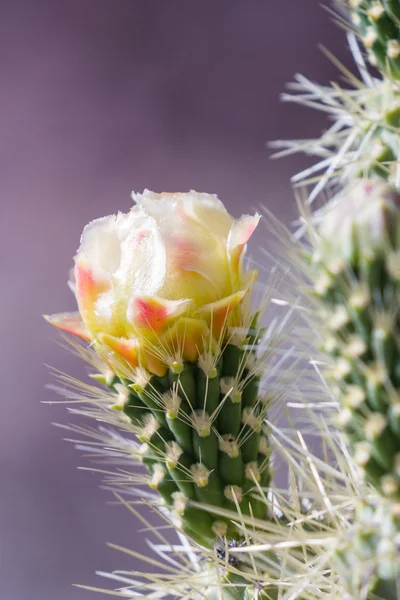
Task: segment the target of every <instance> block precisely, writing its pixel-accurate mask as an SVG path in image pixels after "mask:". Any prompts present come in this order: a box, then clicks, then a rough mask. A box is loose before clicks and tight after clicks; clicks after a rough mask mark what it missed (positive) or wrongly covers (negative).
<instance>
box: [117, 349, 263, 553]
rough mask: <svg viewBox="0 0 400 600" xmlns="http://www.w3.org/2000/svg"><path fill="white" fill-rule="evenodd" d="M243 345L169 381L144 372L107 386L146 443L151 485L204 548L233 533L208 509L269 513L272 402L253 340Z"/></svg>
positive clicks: (186, 367)
mask: <svg viewBox="0 0 400 600" xmlns="http://www.w3.org/2000/svg"><path fill="white" fill-rule="evenodd" d="M253 342H254V344H253ZM246 343H247V346H246V349H243V347H241V346H239V345H236V344H234V343H228V344H227V345H226V346H225V347H224V349H223V351H222V352H221V354H220V356H219V357H215V356H212V355H204V356H200V358H199V360H198V362H197V364H193V363H183V364H180V363H178V362H175V363H173V364H172V365H171V368H170V369H169V370H168V373H167V374H166V375H165V376H164V377H159V376H155V375H153V376H150V375H149V374H148V373H146V372H144V371H143V372H141V373H140V374H139V376H137V377H135V381H131V380H129V379H119V378H114V379H113V380H112V381H111V382H110V387H111V388H112V389H113V390H114V392H115V393H116V395H117V396H118V401H117V402H116V403H115V407H116V408H119V409H122V410H123V411H124V413H125V414H126V415H127V416H128V417H129V418H130V420H131V423H132V427H133V430H134V431H135V433H136V435H137V437H138V439H139V441H140V442H142V448H141V456H142V462H143V464H144V465H145V467H146V469H147V471H148V473H149V485H150V487H152V488H153V489H154V490H157V491H158V492H159V493H160V495H161V496H162V497H163V499H164V500H165V502H166V504H167V505H168V506H169V507H170V508H171V509H173V510H174V511H175V513H177V514H178V515H179V516H180V518H181V521H182V527H183V529H184V530H185V531H186V532H187V533H188V534H190V535H191V536H192V537H193V538H195V539H197V540H198V541H200V542H202V543H203V544H212V543H213V540H214V539H215V538H218V536H225V535H227V536H228V537H229V536H231V537H234V536H235V535H236V533H235V531H234V529H233V526H232V525H231V523H230V520H229V519H227V518H226V517H224V516H217V515H215V514H213V512H212V508H210V509H209V510H207V509H206V506H209V507H216V508H217V509H228V510H233V511H235V512H236V511H237V509H238V507H239V510H240V512H241V513H242V514H243V515H251V516H252V517H254V518H264V517H265V515H266V504H265V502H264V501H263V500H262V499H260V491H261V489H265V488H266V487H268V485H269V483H270V464H269V463H270V446H269V443H268V439H267V437H266V433H265V431H263V421H264V419H265V416H266V411H267V408H268V406H267V404H268V403H267V401H266V400H265V399H263V398H262V397H261V396H260V395H259V376H258V374H257V372H256V367H255V365H254V362H256V358H255V343H256V341H255V340H254V339H251V338H247V340H246ZM252 344H253V345H252ZM199 503H201V504H203V505H206V506H205V509H200V508H198V504H199ZM196 505H197V506H196Z"/></svg>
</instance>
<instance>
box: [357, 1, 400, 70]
mask: <svg viewBox="0 0 400 600" xmlns="http://www.w3.org/2000/svg"><path fill="white" fill-rule="evenodd" d="M349 5H350V8H351V10H352V20H353V23H354V24H355V25H356V26H357V27H358V28H359V30H360V32H361V37H362V41H363V43H364V46H365V47H366V48H367V50H368V55H369V59H370V62H371V63H372V64H374V65H376V66H377V67H379V69H380V70H381V71H382V72H383V73H385V74H387V75H388V76H389V77H391V78H393V79H399V78H400V2H399V1H398V0H349Z"/></svg>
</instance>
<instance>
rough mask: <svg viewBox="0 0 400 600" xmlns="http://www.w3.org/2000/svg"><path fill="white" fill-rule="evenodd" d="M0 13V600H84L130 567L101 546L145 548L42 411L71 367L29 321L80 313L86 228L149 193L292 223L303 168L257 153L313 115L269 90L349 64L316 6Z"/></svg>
mask: <svg viewBox="0 0 400 600" xmlns="http://www.w3.org/2000/svg"><path fill="white" fill-rule="evenodd" d="M0 6H1V19H0V98H1V112H0V157H1V159H0V160H1V177H0V198H1V223H2V230H3V233H2V235H1V237H0V244H1V269H2V282H3V284H2V293H1V300H0V302H1V312H0V314H1V319H2V325H1V332H2V334H1V338H2V350H1V351H2V357H1V358H2V360H1V363H0V365H1V366H0V368H1V383H2V398H1V408H2V410H1V421H0V427H1V434H0V473H1V479H0V482H1V483H0V598H1V599H3V598H4V599H7V600H25V599H27V600H28V599H29V600H45V599H48V598H49V599H50V598H57V600H67V599H68V600H69V599H72V600H74V599H75V598H76V599H77V600H79V599H80V598H89V597H92V596H93V594H92V593H90V592H83V591H81V590H78V589H76V588H72V587H71V583H74V582H79V583H87V584H95V585H96V584H97V585H99V584H102V583H103V582H102V580H101V579H99V578H97V577H95V576H94V571H95V569H109V570H111V569H113V568H118V567H127V566H129V565H132V562H131V561H129V560H127V559H126V558H124V557H123V556H120V555H119V554H117V553H116V552H115V551H113V550H111V549H108V548H107V547H106V546H105V542H106V541H112V542H116V543H120V544H122V545H127V546H130V547H132V548H136V549H139V550H140V549H142V548H143V537H142V536H140V535H139V534H138V533H137V530H138V529H139V527H140V524H138V523H137V522H135V520H134V519H133V518H132V517H130V516H129V515H128V514H127V512H126V511H125V510H124V509H123V508H119V507H115V506H107V505H106V503H107V501H108V500H110V496H109V495H108V494H107V493H106V492H104V491H99V490H98V487H97V486H98V484H99V477H98V476H97V475H95V474H90V473H87V472H82V471H78V470H77V466H78V465H79V464H82V463H83V462H84V460H82V459H81V458H80V457H79V455H78V453H77V452H76V451H75V450H74V448H73V447H72V445H70V444H67V443H65V442H63V441H62V439H61V438H62V432H61V431H60V430H58V429H56V428H54V427H52V426H51V422H52V421H58V422H67V420H68V417H67V415H66V413H65V408H63V407H60V406H48V405H43V404H41V403H40V402H41V400H47V401H48V400H51V399H52V398H53V397H54V395H53V393H52V392H50V391H48V390H45V389H44V386H45V383H46V382H48V381H49V374H48V372H47V370H46V368H45V366H44V363H49V364H51V365H53V366H55V367H58V368H61V369H62V370H65V371H69V372H72V373H74V374H77V373H79V372H80V371H81V368H80V365H78V364H77V362H76V361H75V360H74V359H73V358H72V357H71V356H69V355H68V354H67V353H66V352H65V351H64V350H63V349H61V348H60V347H59V346H58V345H57V342H56V340H57V335H56V332H55V331H53V330H51V329H50V327H49V326H48V325H46V323H45V322H44V321H43V320H42V318H41V316H40V315H41V313H49V312H57V311H61V310H71V309H74V300H73V297H72V295H71V294H70V292H69V290H68V289H67V286H66V279H67V271H68V269H69V267H70V266H71V263H72V257H73V254H74V252H75V250H76V248H77V245H78V242H79V236H80V232H81V230H82V228H83V226H84V225H85V224H86V222H87V221H89V220H90V219H93V218H96V217H100V216H103V215H104V214H108V213H110V212H115V211H116V210H118V209H121V210H126V209H127V208H128V207H129V206H130V197H129V196H130V192H131V190H132V189H135V190H142V189H143V188H144V187H148V188H150V189H154V190H157V191H162V190H168V191H181V190H187V189H189V188H193V189H197V190H198V191H209V192H215V193H218V194H219V195H220V198H221V199H222V200H223V201H224V202H225V203H226V205H227V206H228V208H229V209H230V210H231V212H233V213H234V214H235V215H236V216H238V215H239V214H241V213H242V212H245V211H249V210H251V208H252V207H253V208H254V207H257V205H258V204H259V203H264V204H265V205H266V206H268V208H270V209H272V210H273V211H274V212H275V213H276V214H277V215H278V216H279V217H280V218H281V219H283V220H284V221H285V222H286V223H289V222H290V220H291V219H292V218H293V217H294V216H295V214H296V212H295V205H294V202H293V196H292V193H291V189H290V185H289V183H288V180H289V176H290V175H291V174H292V173H293V172H294V171H295V170H296V169H297V168H298V167H299V166H300V165H303V164H305V163H304V159H303V158H293V159H290V160H286V161H278V162H273V161H270V160H269V159H268V150H267V149H266V147H265V143H266V141H267V140H273V139H276V138H278V137H283V138H284V137H291V138H294V137H297V136H299V137H306V136H307V135H309V134H313V133H316V132H317V131H318V128H319V127H321V126H322V124H323V119H322V118H321V116H319V115H317V114H313V113H311V112H310V111H307V110H306V109H304V110H301V109H299V108H297V107H295V106H289V105H281V104H280V103H279V99H278V95H279V93H280V92H281V91H283V89H284V85H285V82H287V81H290V80H291V79H292V77H293V75H294V73H295V72H296V71H302V72H303V73H304V74H306V75H308V76H309V77H310V78H311V79H316V80H319V81H322V82H329V81H330V79H333V78H334V79H337V77H338V75H337V73H336V70H335V68H334V67H333V66H332V65H330V64H329V62H328V61H327V60H326V59H325V58H324V57H323V55H322V54H321V52H320V51H319V50H318V49H317V43H321V42H322V43H323V44H324V45H326V46H327V47H329V49H330V50H331V51H332V52H334V53H335V54H336V55H337V56H338V57H339V58H340V59H341V60H343V61H344V62H345V64H350V57H349V53H348V51H347V50H346V49H345V47H344V35H343V33H342V32H341V31H340V30H339V29H338V28H337V27H336V26H335V25H334V24H333V23H332V21H331V19H330V17H329V15H328V14H327V13H326V12H325V11H324V10H322V9H321V8H320V6H319V3H318V2H317V1H316V0H285V1H284V2H283V1H282V0H252V1H251V2H246V1H245V0H242V1H235V0H219V1H218V2H215V0H201V2H184V1H183V0H118V1H117V0H58V1H56V2H55V1H54V0H1V2H0ZM259 239H260V237H259ZM253 252H254V249H253ZM105 583H107V582H105Z"/></svg>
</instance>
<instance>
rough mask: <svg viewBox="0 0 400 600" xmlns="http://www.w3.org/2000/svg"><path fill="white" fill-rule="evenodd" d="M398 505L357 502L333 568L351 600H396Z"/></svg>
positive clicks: (399, 540)
mask: <svg viewBox="0 0 400 600" xmlns="http://www.w3.org/2000/svg"><path fill="white" fill-rule="evenodd" d="M399 531H400V505H399V504H393V503H387V502H385V501H381V502H379V503H378V504H374V503H371V502H360V503H359V505H358V506H357V508H356V515H355V521H354V525H353V527H352V529H351V530H350V532H349V534H348V536H347V538H346V539H345V540H344V541H343V542H342V543H341V545H340V547H339V548H338V549H337V551H336V554H335V567H336V569H337V571H338V572H339V573H340V575H341V578H342V581H343V582H344V583H345V585H346V588H347V592H348V593H349V594H350V595H351V597H352V598H365V599H367V600H375V599H378V598H382V599H383V598H384V599H385V600H397V599H398V597H399V593H400V589H399V586H400V579H399V578H400V563H399V552H400V534H399Z"/></svg>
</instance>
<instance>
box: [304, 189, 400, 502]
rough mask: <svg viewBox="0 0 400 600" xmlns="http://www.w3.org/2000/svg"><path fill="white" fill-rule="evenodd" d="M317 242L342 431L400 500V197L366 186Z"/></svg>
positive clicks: (383, 488)
mask: <svg viewBox="0 0 400 600" xmlns="http://www.w3.org/2000/svg"><path fill="white" fill-rule="evenodd" d="M319 235H320V241H319V244H318V246H317V249H316V253H315V255H314V269H315V273H316V274H317V276H316V283H315V286H314V291H315V293H316V295H317V296H318V298H319V300H320V301H321V312H320V314H321V317H322V318H323V319H324V322H325V323H326V326H325V330H326V334H327V335H326V339H327V340H328V341H329V343H328V344H327V345H326V346H327V349H329V352H330V355H331V369H330V375H331V378H332V380H333V382H334V386H335V389H336V390H337V395H338V399H339V401H340V404H341V412H340V415H339V424H340V425H341V426H342V427H343V429H344V431H345V432H346V434H347V436H348V439H349V442H350V445H351V447H352V449H353V453H354V457H355V460H356V462H357V463H358V465H359V466H360V467H361V468H362V469H363V471H364V473H365V476H366V478H367V479H368V480H369V482H370V483H372V484H373V485H374V486H375V487H376V488H377V489H378V491H379V492H380V493H382V494H383V495H385V496H391V497H393V498H397V499H398V498H400V472H399V469H398V462H397V456H399V455H400V435H399V432H400V427H399V425H400V423H399V419H398V415H399V414H400V411H399V409H398V406H399V399H398V380H397V377H398V374H397V371H398V365H399V346H398V340H399V339H400V336H399V333H400V331H399V327H400V322H399V319H398V305H399V301H400V286H399V280H398V278H396V277H395V276H394V272H393V268H392V264H393V263H391V262H390V259H389V257H391V256H397V253H398V251H399V249H400V195H399V194H398V193H397V192H396V191H394V190H393V189H392V188H391V187H390V186H388V185H387V184H385V183H383V182H380V181H377V180H370V181H362V182H361V183H359V184H358V185H357V186H356V187H354V188H352V189H349V190H346V191H344V192H343V195H342V196H341V197H340V198H337V202H335V204H334V206H333V207H332V208H331V209H330V212H328V213H327V215H326V218H325V221H324V223H323V225H321V227H320V229H319ZM322 281H325V284H324V285H321V282H322Z"/></svg>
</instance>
